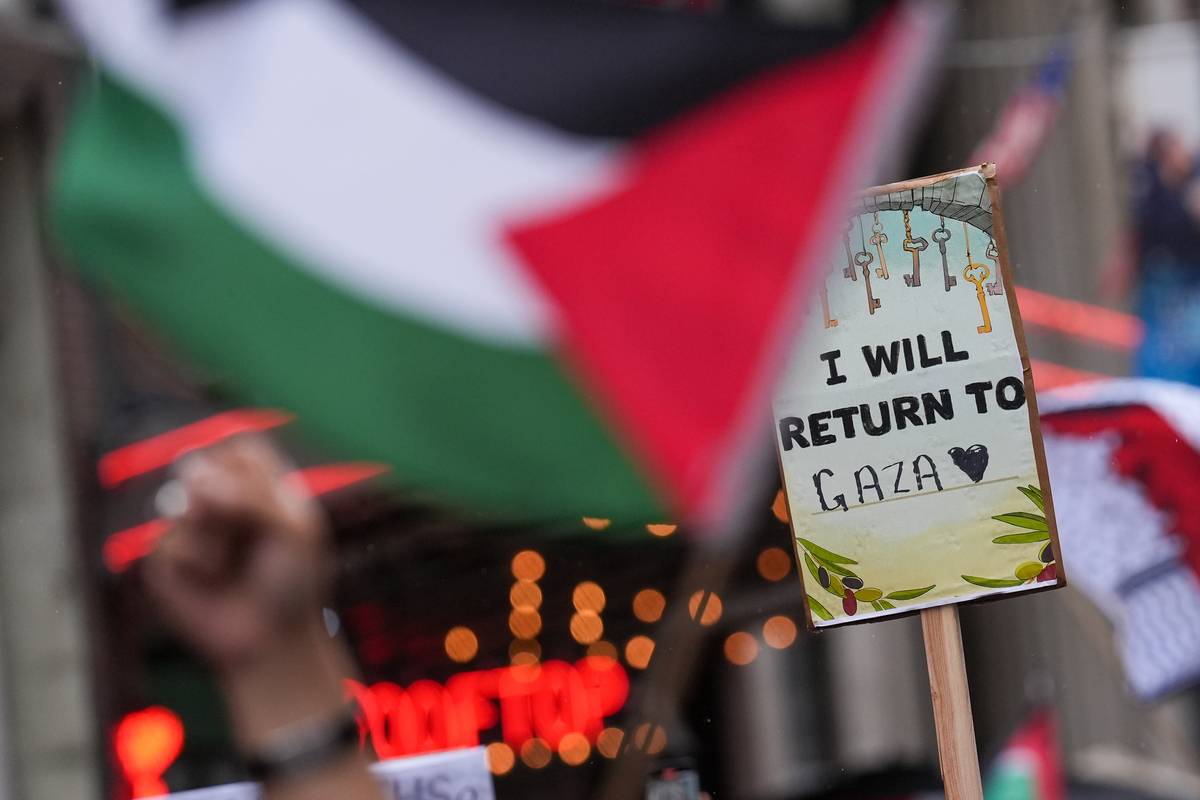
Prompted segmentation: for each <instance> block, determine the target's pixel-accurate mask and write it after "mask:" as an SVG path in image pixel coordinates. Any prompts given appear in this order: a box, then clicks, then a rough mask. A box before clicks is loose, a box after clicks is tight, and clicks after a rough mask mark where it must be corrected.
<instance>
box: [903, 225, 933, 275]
mask: <svg viewBox="0 0 1200 800" xmlns="http://www.w3.org/2000/svg"><path fill="white" fill-rule="evenodd" d="M900 213H901V214H902V215H903V219H904V244H903V245H901V247H903V248H904V249H905V251H907V252H908V254H909V255H911V256H912V262H913V265H912V273H911V274H909V275H905V276H904V285H905V286H909V287H912V286H920V285H921V251H922V250H924V249H925V248H926V247H929V240H928V239H926V238H925V237H924V236H918V237H917V238H915V239H914V238H913V235H912V226H911V225H910V224H909V221H908V212H907V211H901V212H900Z"/></svg>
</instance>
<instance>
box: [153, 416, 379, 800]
mask: <svg viewBox="0 0 1200 800" xmlns="http://www.w3.org/2000/svg"><path fill="white" fill-rule="evenodd" d="M177 472H178V475H179V486H180V487H181V489H182V491H183V492H184V494H183V495H182V498H184V499H185V500H186V505H183V504H181V505H182V506H183V507H182V513H181V514H180V515H179V517H178V519H177V520H176V523H175V525H174V527H173V528H172V530H171V531H170V532H169V533H168V534H167V535H166V536H165V537H164V538H163V540H162V542H161V544H160V545H159V547H158V549H157V551H156V552H155V553H154V554H153V556H152V557H151V560H150V563H149V565H148V567H147V573H146V577H147V583H148V588H149V591H150V594H151V596H152V597H153V598H154V599H155V600H156V601H157V603H158V604H159V605H160V607H161V610H162V612H163V615H164V617H165V618H166V619H167V621H168V623H169V624H170V625H171V626H172V627H173V628H174V630H175V631H176V632H177V633H179V635H180V636H182V637H183V639H184V640H186V641H187V642H188V643H189V644H190V645H191V646H192V647H194V648H195V649H196V650H197V651H198V652H199V653H200V654H201V655H202V656H203V657H204V658H205V659H206V660H207V661H208V662H209V664H210V665H211V666H212V668H213V670H214V671H215V673H216V676H217V680H218V683H219V685H220V687H221V691H222V694H223V696H224V699H225V702H226V704H227V706H228V710H229V716H230V719H231V720H232V724H233V733H234V738H235V741H236V743H237V745H238V747H239V749H240V750H241V752H242V754H243V756H244V757H245V760H246V765H247V769H248V771H249V772H250V773H251V776H252V777H254V778H255V779H257V780H260V781H262V782H263V783H264V784H265V792H266V797H268V798H271V800H318V798H320V799H321V800H325V799H326V798H339V799H342V798H344V799H345V800H378V799H379V798H380V796H381V795H380V791H379V789H378V787H377V785H376V784H375V781H374V779H373V778H372V777H371V776H370V773H369V772H368V770H367V761H366V758H365V757H364V756H363V754H362V753H361V752H360V750H359V748H358V731H357V724H356V722H355V719H354V715H353V713H352V712H351V710H350V707H349V706H348V704H347V698H346V696H345V693H344V691H343V688H342V679H343V678H344V677H345V676H346V675H348V674H350V672H351V670H352V666H351V662H350V658H349V655H348V653H347V652H346V650H345V648H344V647H343V646H342V645H341V644H340V643H339V642H338V641H337V640H335V639H333V638H331V637H330V636H329V635H328V634H327V633H326V630H325V627H324V621H323V617H322V607H323V604H324V601H325V599H326V596H327V594H328V592H329V588H330V584H331V576H330V570H329V564H330V563H331V553H330V547H329V541H328V540H329V534H328V526H327V524H326V521H325V519H324V518H323V516H322V512H321V510H320V508H319V507H318V506H317V505H316V503H315V502H314V501H313V500H311V499H310V498H309V497H308V496H307V494H305V493H304V492H303V491H301V489H300V488H299V487H297V486H294V485H293V484H292V483H291V482H290V481H289V480H288V478H287V477H286V468H285V465H284V463H283V460H282V459H281V458H280V456H279V455H278V453H276V451H275V450H274V449H273V448H272V447H271V446H270V445H269V444H267V443H266V442H265V441H264V440H262V439H257V438H248V437H239V438H235V439H234V440H231V441H229V442H227V443H224V444H222V445H219V446H216V447H213V448H210V449H208V450H204V451H200V452H195V453H192V454H189V455H188V456H185V457H184V459H183V460H182V461H181V462H180V463H179V464H178V466H177Z"/></svg>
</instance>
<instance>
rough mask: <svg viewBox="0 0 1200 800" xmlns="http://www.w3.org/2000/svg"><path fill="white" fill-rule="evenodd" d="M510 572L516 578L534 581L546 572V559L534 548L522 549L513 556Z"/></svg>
mask: <svg viewBox="0 0 1200 800" xmlns="http://www.w3.org/2000/svg"><path fill="white" fill-rule="evenodd" d="M512 574H513V577H514V578H516V579H517V580H522V581H536V580H537V579H539V578H541V577H542V576H543V575H545V574H546V559H544V558H542V556H541V553H538V552H537V551H535V550H522V551H521V552H519V553H517V554H516V555H515V556H513V560H512Z"/></svg>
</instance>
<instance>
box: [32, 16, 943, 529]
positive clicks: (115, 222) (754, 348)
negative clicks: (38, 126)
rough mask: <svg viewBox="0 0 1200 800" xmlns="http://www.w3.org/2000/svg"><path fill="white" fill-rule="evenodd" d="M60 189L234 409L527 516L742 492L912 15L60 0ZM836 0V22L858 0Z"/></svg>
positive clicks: (907, 94)
mask: <svg viewBox="0 0 1200 800" xmlns="http://www.w3.org/2000/svg"><path fill="white" fill-rule="evenodd" d="M66 5H67V7H68V10H69V13H70V16H71V17H72V19H73V20H74V22H75V24H76V26H77V28H78V30H79V31H80V33H81V35H82V36H83V38H84V40H85V42H86V43H87V44H88V46H89V47H90V48H91V50H92V51H93V53H94V55H95V58H96V61H97V63H98V65H99V74H98V76H97V77H96V78H95V79H94V80H92V81H89V82H87V84H88V85H87V86H86V89H87V91H86V95H85V97H84V98H82V100H81V102H80V105H79V107H78V110H77V113H76V115H75V119H74V126H73V129H72V130H71V132H70V134H69V136H68V137H67V139H66V143H65V146H64V151H63V153H62V158H61V164H60V168H59V172H58V176H57V180H56V187H55V208H54V211H55V216H56V225H57V228H58V231H59V232H60V234H61V238H62V239H63V241H64V242H65V243H66V244H67V245H68V247H69V248H70V250H71V251H72V252H73V254H74V256H75V257H76V259H77V260H78V261H79V262H80V263H81V265H82V266H83V267H84V268H85V269H86V270H87V271H88V272H89V273H90V274H92V275H94V276H96V277H97V278H99V279H100V280H101V281H103V282H104V283H107V284H109V285H111V287H112V288H113V289H114V290H115V291H116V293H117V294H118V295H119V296H120V297H122V298H123V299H124V300H125V301H126V302H127V303H129V304H130V305H131V306H133V307H134V308H135V309H136V310H137V311H138V312H139V313H140V314H141V315H142V316H143V317H144V319H145V320H146V321H147V322H149V323H151V324H152V325H153V326H155V327H156V328H157V329H158V330H160V331H162V332H163V333H164V334H165V335H167V336H168V337H169V338H170V339H172V340H173V341H174V342H176V343H177V345H178V346H180V347H181V348H182V349H183V351H184V352H186V353H187V354H189V355H190V356H191V357H192V358H193V359H194V360H195V361H197V362H198V363H199V364H201V365H203V366H204V367H206V368H208V369H210V370H212V371H213V373H214V374H215V375H218V376H220V377H221V378H223V379H225V380H227V381H228V382H229V383H230V384H231V385H233V386H235V387H238V389H239V390H240V391H242V392H243V393H244V395H245V396H246V398H247V399H250V400H253V401H258V402H267V403H270V404H273V405H279V406H283V407H286V408H288V409H289V410H290V411H293V412H295V413H296V414H298V416H299V419H300V421H301V423H302V424H305V425H307V427H308V429H309V430H310V431H311V432H312V433H314V434H316V435H317V436H318V437H319V438H320V439H323V440H324V441H326V442H328V443H331V444H334V445H336V446H337V447H338V448H340V449H341V450H342V451H343V452H346V453H349V454H350V455H352V456H353V457H355V458H360V459H368V458H369V459H375V460H380V461H384V462H387V463H390V464H392V465H393V466H394V467H396V470H397V475H398V476H399V477H400V479H402V480H403V481H404V482H405V484H406V485H408V486H411V487H416V488H419V489H422V490H425V491H428V492H431V493H434V494H437V495H440V496H443V497H448V498H453V499H458V500H466V501H469V502H472V503H474V504H475V505H477V506H482V507H484V508H488V509H492V510H497V511H501V512H507V513H515V514H518V515H521V516H524V517H555V516H562V517H565V516H567V515H570V516H578V515H580V514H604V515H608V516H613V517H617V518H629V519H641V520H645V519H652V518H655V517H661V515H662V514H663V513H666V512H667V511H671V512H679V513H682V514H684V515H687V516H689V517H690V518H691V519H693V520H697V521H700V522H714V521H716V520H718V519H720V518H721V517H722V516H723V514H724V513H725V512H726V511H727V510H728V509H729V507H730V504H731V500H732V498H734V497H735V496H736V495H737V494H738V482H739V472H741V471H744V470H739V467H741V468H744V466H745V464H746V462H747V459H746V458H745V456H746V454H747V452H749V449H750V447H751V442H752V441H753V443H754V444H755V445H763V446H765V445H766V444H767V438H766V437H767V436H768V435H769V422H770V414H769V411H768V408H769V406H768V404H767V397H768V394H769V390H770V388H771V383H772V381H773V379H774V377H775V368H776V365H777V364H778V363H779V361H780V357H781V354H782V352H783V351H784V349H785V348H786V347H787V346H788V345H790V344H791V343H792V342H791V340H792V337H793V336H794V333H795V330H796V325H795V323H796V322H797V317H798V312H799V311H800V310H801V308H802V307H803V305H804V290H805V287H806V284H807V281H808V277H809V274H810V273H812V272H813V271H814V268H815V267H816V266H817V265H821V266H823V265H824V262H825V261H826V256H828V255H829V254H830V252H831V250H830V249H829V246H830V245H832V244H833V243H834V236H835V229H836V226H837V225H838V224H839V223H840V219H841V217H843V216H844V211H845V209H846V208H847V205H848V202H849V197H850V193H851V189H852V187H857V186H859V185H863V184H865V183H867V182H869V181H871V180H875V179H877V178H879V177H880V176H879V175H877V174H875V168H876V166H877V165H878V162H879V158H880V156H881V153H882V152H883V150H884V146H885V145H886V144H887V143H888V142H890V141H891V142H894V141H895V140H896V139H897V138H898V136H899V135H900V134H901V133H902V132H903V128H902V127H901V125H900V123H901V119H902V111H903V110H904V108H905V106H906V105H909V104H911V103H912V102H913V101H914V99H915V98H914V93H916V92H918V91H919V90H920V88H921V81H920V79H919V73H921V72H922V64H923V63H924V60H925V59H926V58H928V57H929V54H931V53H934V52H936V51H937V50H938V49H939V47H938V41H939V36H940V28H941V26H940V22H941V20H940V16H941V12H940V11H938V10H937V9H936V8H935V7H933V6H930V5H927V4H915V5H908V4H903V5H880V4H875V3H871V4H854V6H855V8H854V10H853V12H852V14H851V16H852V18H851V19H847V20H845V21H844V23H841V24H839V25H837V26H836V27H828V28H822V29H795V28H782V27H775V26H771V25H767V24H765V23H763V22H761V21H756V20H754V19H751V18H745V17H733V18H722V17H718V16H712V15H692V14H681V13H664V12H661V11H653V10H648V9H639V8H632V7H625V6H620V5H609V4H600V3H583V2H566V1H565V0H506V2H495V0H443V1H442V2H401V1H400V0H245V1H243V2H238V0H226V1H225V2H196V1H195V0H191V2H176V3H174V4H172V3H170V2H166V0H162V2H159V1H158V0H67V1H66ZM860 5H861V8H860V7H859V6H860Z"/></svg>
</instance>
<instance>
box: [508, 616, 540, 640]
mask: <svg viewBox="0 0 1200 800" xmlns="http://www.w3.org/2000/svg"><path fill="white" fill-rule="evenodd" d="M508 629H509V630H510V631H512V635H513V636H515V637H517V638H518V639H532V638H533V637H535V636H537V635H538V632H539V631H541V629H542V615H541V614H539V613H538V612H536V611H534V610H533V609H531V608H514V609H513V610H512V613H510V614H509V615H508Z"/></svg>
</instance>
